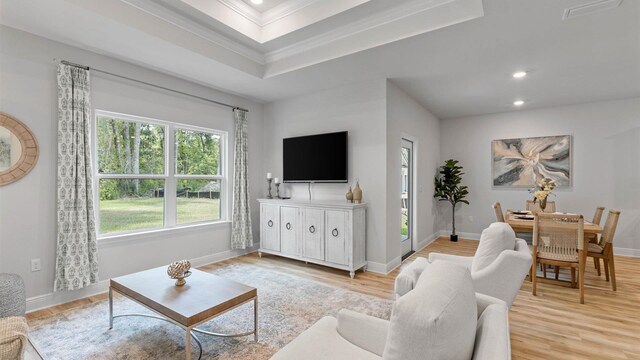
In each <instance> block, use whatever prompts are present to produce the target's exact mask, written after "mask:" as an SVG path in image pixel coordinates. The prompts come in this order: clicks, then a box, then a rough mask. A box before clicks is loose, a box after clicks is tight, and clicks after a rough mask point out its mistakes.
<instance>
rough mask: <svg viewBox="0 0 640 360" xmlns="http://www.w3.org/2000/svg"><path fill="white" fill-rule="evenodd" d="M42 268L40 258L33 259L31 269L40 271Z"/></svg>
mask: <svg viewBox="0 0 640 360" xmlns="http://www.w3.org/2000/svg"><path fill="white" fill-rule="evenodd" d="M40 270H42V263H41V262H40V259H31V271H40Z"/></svg>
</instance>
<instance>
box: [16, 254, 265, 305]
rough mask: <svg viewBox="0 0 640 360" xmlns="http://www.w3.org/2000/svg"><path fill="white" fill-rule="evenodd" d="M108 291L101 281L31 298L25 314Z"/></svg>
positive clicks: (205, 259)
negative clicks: (75, 288) (78, 288)
mask: <svg viewBox="0 0 640 360" xmlns="http://www.w3.org/2000/svg"><path fill="white" fill-rule="evenodd" d="M257 249H258V246H254V247H252V248H248V249H245V250H227V251H223V252H220V253H216V254H210V255H206V256H202V257H199V258H195V259H192V260H189V261H190V262H191V266H193V267H200V266H204V265H208V264H213V263H216V262H219V261H222V260H227V259H232V258H235V257H238V256H242V255H246V254H249V253H252V252H255V251H257ZM108 290H109V280H102V281H100V282H98V283H96V284H92V285H89V286H87V287H85V288H82V289H80V290H74V291H60V292H52V293H48V294H43V295H37V296H33V297H30V298H28V299H27V312H28V313H30V312H33V311H36V310H40V309H45V308H48V307H51V306H56V305H60V304H65V303H68V302H71V301H75V300H80V299H84V298H86V297H90V296H94V295H98V294H101V293H104V292H106V291H108Z"/></svg>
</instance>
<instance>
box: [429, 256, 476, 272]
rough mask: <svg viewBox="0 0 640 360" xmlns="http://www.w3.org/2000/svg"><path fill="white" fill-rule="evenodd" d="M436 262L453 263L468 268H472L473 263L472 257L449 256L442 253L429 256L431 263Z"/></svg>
mask: <svg viewBox="0 0 640 360" xmlns="http://www.w3.org/2000/svg"><path fill="white" fill-rule="evenodd" d="M436 260H444V261H449V262H452V263H456V264H458V265H463V266H465V267H467V268H469V269H470V268H471V262H472V261H473V257H472V256H458V255H449V254H441V253H431V254H429V262H430V263H432V262H434V261H436Z"/></svg>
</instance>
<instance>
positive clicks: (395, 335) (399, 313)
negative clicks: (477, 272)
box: [382, 261, 478, 360]
mask: <svg viewBox="0 0 640 360" xmlns="http://www.w3.org/2000/svg"><path fill="white" fill-rule="evenodd" d="M477 314H478V309H477V304H476V296H475V292H474V289H473V282H472V280H471V274H470V273H469V269H467V268H465V267H463V266H460V265H457V264H453V263H450V262H446V261H436V262H434V263H433V264H431V265H429V266H428V267H427V268H426V269H425V271H424V272H423V273H422V275H421V276H420V279H418V283H417V284H416V286H415V288H414V289H413V291H410V292H408V293H407V294H406V295H404V296H403V297H401V298H400V299H398V300H397V301H396V303H395V304H394V306H393V311H392V313H391V321H390V324H389V335H388V336H387V344H386V346H385V348H384V353H383V356H382V358H383V359H385V360H401V359H402V360H413V359H416V360H417V359H427V358H428V359H434V360H437V359H447V360H457V359H464V360H468V359H471V357H472V355H473V346H474V342H475V334H476V325H477Z"/></svg>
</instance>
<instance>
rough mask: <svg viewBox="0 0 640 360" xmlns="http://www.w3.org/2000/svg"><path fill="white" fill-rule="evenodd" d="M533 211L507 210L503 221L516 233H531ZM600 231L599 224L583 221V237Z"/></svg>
mask: <svg viewBox="0 0 640 360" xmlns="http://www.w3.org/2000/svg"><path fill="white" fill-rule="evenodd" d="M533 219H534V216H533V213H531V212H530V211H517V210H516V211H514V210H508V211H507V213H506V214H505V217H504V221H505V222H506V223H507V224H509V225H510V226H511V228H512V229H513V231H515V232H516V233H529V234H533V222H534V221H533ZM601 232H602V228H601V227H600V226H599V225H596V224H594V223H591V222H589V221H587V220H585V221H584V235H585V239H588V238H590V236H588V235H597V234H600V233H601Z"/></svg>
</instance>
